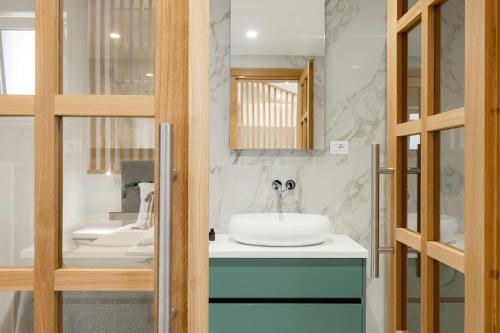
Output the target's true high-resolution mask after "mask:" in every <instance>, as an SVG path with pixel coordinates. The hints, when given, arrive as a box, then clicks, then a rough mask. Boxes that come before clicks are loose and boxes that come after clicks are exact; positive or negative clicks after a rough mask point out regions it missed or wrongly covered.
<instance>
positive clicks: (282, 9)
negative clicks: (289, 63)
mask: <svg viewBox="0 0 500 333" xmlns="http://www.w3.org/2000/svg"><path fill="white" fill-rule="evenodd" d="M249 31H251V32H256V33H257V36H256V37H255V38H249V37H247V34H248V32H249ZM231 54H232V55H290V56H324V55H325V0H231Z"/></svg>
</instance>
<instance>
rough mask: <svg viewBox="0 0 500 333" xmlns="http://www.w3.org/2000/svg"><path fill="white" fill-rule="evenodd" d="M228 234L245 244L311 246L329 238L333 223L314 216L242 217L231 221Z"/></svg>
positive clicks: (326, 218)
mask: <svg viewBox="0 0 500 333" xmlns="http://www.w3.org/2000/svg"><path fill="white" fill-rule="evenodd" d="M229 230H230V233H231V237H232V238H233V239H234V240H235V241H237V242H239V243H243V244H249V245H262V246H308V245H315V244H320V243H323V242H324V241H326V240H327V239H328V238H329V237H330V220H329V219H328V217H326V216H322V215H314V214H293V213H259V214H239V215H234V216H232V217H231V219H230V222H229Z"/></svg>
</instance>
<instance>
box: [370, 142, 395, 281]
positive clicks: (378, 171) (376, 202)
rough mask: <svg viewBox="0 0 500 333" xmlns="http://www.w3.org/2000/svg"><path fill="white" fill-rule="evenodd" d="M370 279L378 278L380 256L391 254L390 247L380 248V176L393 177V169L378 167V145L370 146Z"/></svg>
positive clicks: (392, 250)
mask: <svg viewBox="0 0 500 333" xmlns="http://www.w3.org/2000/svg"><path fill="white" fill-rule="evenodd" d="M371 168H372V169H371V188H372V198H371V208H372V213H371V226H372V230H371V236H372V244H371V245H372V246H371V252H372V253H371V269H370V272H371V274H370V275H371V277H372V278H378V277H379V276H380V254H381V253H382V254H386V253H393V252H394V249H393V248H392V247H386V246H384V247H381V246H380V175H393V174H394V169H393V168H386V167H381V166H380V145H379V144H376V143H374V144H372V162H371Z"/></svg>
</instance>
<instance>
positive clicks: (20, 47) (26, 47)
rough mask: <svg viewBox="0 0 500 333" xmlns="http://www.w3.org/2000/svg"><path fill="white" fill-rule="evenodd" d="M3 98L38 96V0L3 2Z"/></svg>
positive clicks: (0, 9)
mask: <svg viewBox="0 0 500 333" xmlns="http://www.w3.org/2000/svg"><path fill="white" fill-rule="evenodd" d="M0 72H1V73H0V74H1V75H0V94H4V95H5V94H8V95H34V94H35V0H15V1H14V0H8V1H1V2H0Z"/></svg>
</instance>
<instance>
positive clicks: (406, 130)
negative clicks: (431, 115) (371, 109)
mask: <svg viewBox="0 0 500 333" xmlns="http://www.w3.org/2000/svg"><path fill="white" fill-rule="evenodd" d="M421 131H422V120H420V119H419V120H412V121H407V122H404V123H401V124H398V125H397V126H396V135H397V136H411V135H417V134H420V132H421Z"/></svg>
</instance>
